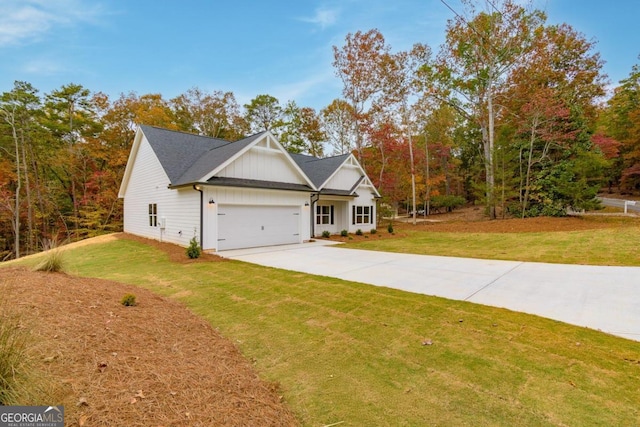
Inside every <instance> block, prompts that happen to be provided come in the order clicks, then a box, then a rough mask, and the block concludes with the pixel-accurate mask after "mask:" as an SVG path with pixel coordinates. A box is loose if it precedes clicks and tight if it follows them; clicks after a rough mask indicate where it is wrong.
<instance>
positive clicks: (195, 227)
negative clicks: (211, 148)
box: [124, 137, 200, 246]
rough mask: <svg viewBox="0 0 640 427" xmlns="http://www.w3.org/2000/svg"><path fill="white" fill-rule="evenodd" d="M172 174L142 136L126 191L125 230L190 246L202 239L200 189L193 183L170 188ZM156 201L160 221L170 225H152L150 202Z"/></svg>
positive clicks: (158, 222)
mask: <svg viewBox="0 0 640 427" xmlns="http://www.w3.org/2000/svg"><path fill="white" fill-rule="evenodd" d="M168 185H169V178H168V177H167V175H166V174H165V172H164V169H163V168H162V166H161V165H160V162H159V161H158V158H157V157H156V155H155V153H154V152H153V150H152V149H151V146H150V145H149V143H148V142H147V140H146V137H142V140H141V141H140V146H139V149H138V153H137V155H136V160H135V163H134V164H133V169H132V170H131V177H130V179H129V183H128V185H127V189H126V193H125V194H124V231H125V232H127V233H131V234H135V235H137V236H142V237H148V238H150V239H155V240H161V241H165V242H171V243H175V244H178V245H181V246H188V245H189V240H190V239H191V238H192V237H194V236H196V237H197V238H198V239H200V206H199V203H200V193H198V192H197V191H195V190H194V189H193V188H191V187H187V188H184V189H179V190H171V189H169V188H167V187H168ZM150 204H155V205H156V221H157V224H160V222H161V220H162V219H163V218H164V219H165V221H166V228H160V227H157V226H150V225H149V220H150V215H149V205H150Z"/></svg>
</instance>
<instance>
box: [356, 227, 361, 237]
mask: <svg viewBox="0 0 640 427" xmlns="http://www.w3.org/2000/svg"><path fill="white" fill-rule="evenodd" d="M356 236H362V230H360V229H359V228H358V229H357V230H356Z"/></svg>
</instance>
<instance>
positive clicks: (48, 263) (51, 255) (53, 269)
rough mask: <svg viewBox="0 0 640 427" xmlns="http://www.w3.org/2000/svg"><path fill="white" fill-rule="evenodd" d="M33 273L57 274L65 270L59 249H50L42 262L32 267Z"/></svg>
mask: <svg viewBox="0 0 640 427" xmlns="http://www.w3.org/2000/svg"><path fill="white" fill-rule="evenodd" d="M34 270H35V271H46V272H47V273H58V272H63V271H64V270H65V262H64V257H63V256H62V252H61V251H60V249H51V250H49V251H47V252H45V253H44V258H43V259H42V261H41V262H40V263H39V264H38V265H36V266H35V267H34Z"/></svg>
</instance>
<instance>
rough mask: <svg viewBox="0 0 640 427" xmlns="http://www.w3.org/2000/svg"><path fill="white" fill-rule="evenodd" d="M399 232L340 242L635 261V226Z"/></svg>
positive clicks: (518, 257) (451, 252) (389, 248)
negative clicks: (389, 236)
mask: <svg viewBox="0 0 640 427" xmlns="http://www.w3.org/2000/svg"><path fill="white" fill-rule="evenodd" d="M636 224H640V222H638V221H636ZM403 232H404V233H405V234H406V236H404V237H403V238H398V239H376V238H375V237H371V238H370V239H367V240H363V241H359V242H352V243H351V242H350V243H347V244H346V246H344V247H350V248H357V249H369V250H376V251H386V252H402V253H411V254H420V255H443V256H458V257H468V258H481V259H500V260H511V261H531V262H551V263H560V264H591V265H618V266H639V265H640V250H638V245H639V244H640V227H638V226H636V227H621V228H606V229H597V230H587V231H561V232H545V233H442V232H431V231H429V230H428V229H424V228H422V229H415V230H411V229H410V228H406V229H404V230H403Z"/></svg>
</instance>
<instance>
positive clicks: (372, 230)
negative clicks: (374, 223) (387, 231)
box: [370, 228, 378, 234]
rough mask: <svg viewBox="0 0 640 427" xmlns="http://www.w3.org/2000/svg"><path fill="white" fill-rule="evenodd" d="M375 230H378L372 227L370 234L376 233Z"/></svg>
mask: <svg viewBox="0 0 640 427" xmlns="http://www.w3.org/2000/svg"><path fill="white" fill-rule="evenodd" d="M377 232H378V230H376V229H375V228H372V229H371V231H370V233H371V234H376V233H377Z"/></svg>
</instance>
